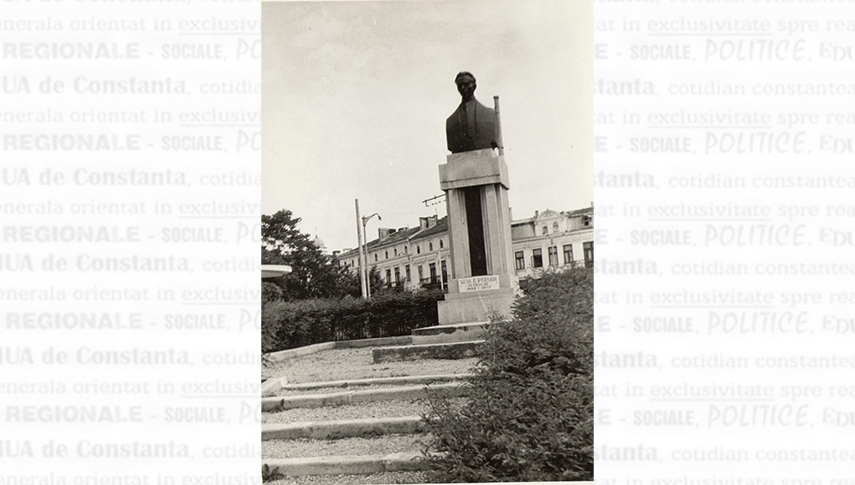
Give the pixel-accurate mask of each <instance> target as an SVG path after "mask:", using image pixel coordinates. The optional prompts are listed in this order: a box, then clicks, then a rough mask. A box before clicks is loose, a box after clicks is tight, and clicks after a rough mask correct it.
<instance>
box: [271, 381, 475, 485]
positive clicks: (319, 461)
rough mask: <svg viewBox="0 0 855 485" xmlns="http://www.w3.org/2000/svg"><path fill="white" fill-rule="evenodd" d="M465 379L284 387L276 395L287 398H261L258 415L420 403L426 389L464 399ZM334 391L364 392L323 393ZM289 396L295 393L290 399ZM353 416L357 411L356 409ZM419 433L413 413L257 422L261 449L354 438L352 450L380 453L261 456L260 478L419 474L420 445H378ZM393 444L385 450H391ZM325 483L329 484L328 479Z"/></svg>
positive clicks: (421, 464) (422, 426)
mask: <svg viewBox="0 0 855 485" xmlns="http://www.w3.org/2000/svg"><path fill="white" fill-rule="evenodd" d="M465 377H466V374H453V375H434V376H413V377H400V378H376V379H359V380H352V381H333V382H314V383H302V384H291V385H284V386H282V388H281V390H280V391H279V392H280V393H282V392H286V393H288V394H289V395H287V396H274V397H266V398H263V399H262V412H265V413H274V412H287V411H288V410H296V409H312V408H320V409H319V411H320V414H323V413H324V411H325V410H330V409H332V408H338V407H355V406H362V407H363V408H370V407H371V406H374V405H378V404H379V403H383V402H388V401H402V402H405V403H411V402H413V401H416V400H422V399H426V397H427V394H426V392H427V391H426V387H427V388H429V389H431V391H432V392H434V393H436V395H441V396H448V397H455V396H465V394H466V390H467V389H466V387H465V385H464V384H463V382H462V379H463V378H465ZM396 384H405V385H396ZM337 388H339V389H340V388H345V389H351V388H356V389H359V388H364V389H359V390H347V391H338V392H327V391H329V390H331V389H337ZM303 391H319V392H320V393H313V394H301V393H300V392H303ZM291 393H295V394H293V395H292V394H291ZM355 412H356V413H357V414H358V413H359V411H358V410H355ZM425 431H426V425H425V423H424V422H423V420H422V418H421V416H420V415H419V414H417V413H413V414H409V415H406V416H387V417H379V418H377V417H372V418H355V419H330V420H327V419H318V420H312V421H295V422H286V423H268V424H262V429H261V440H262V442H264V443H263V444H262V447H263V448H264V447H265V445H269V444H271V443H277V442H278V443H277V444H276V446H278V447H280V448H281V449H283V450H287V449H288V447H289V443H287V442H286V441H291V442H292V443H296V442H297V441H299V442H300V445H301V446H310V447H311V446H313V444H312V442H313V441H328V442H329V441H331V440H347V439H357V440H358V441H356V443H357V448H367V449H372V448H374V449H379V450H382V451H381V452H380V453H371V454H344V455H313V456H299V457H291V456H282V457H277V458H272V457H271V458H264V459H262V475H263V476H264V478H265V480H271V479H277V478H286V477H288V478H293V477H300V476H308V475H366V474H367V475H371V474H383V473H389V472H417V471H421V470H424V467H425V465H426V463H425V462H424V460H423V454H422V451H421V448H420V447H418V446H414V447H412V448H410V449H403V450H397V449H395V450H389V449H385V448H386V446H385V445H384V444H383V441H384V440H385V439H387V437H389V436H398V437H400V436H403V435H415V434H422V433H424V432H425ZM394 441H395V440H393V443H392V444H391V446H395V442H394ZM405 441H406V440H405ZM413 441H415V440H413ZM372 442H374V443H372ZM408 443H410V442H408ZM345 445H347V444H345ZM320 448H323V446H320ZM286 454H287V451H286ZM329 483H334V480H331V481H330V482H329ZM378 483H386V482H378ZM417 483H418V482H417Z"/></svg>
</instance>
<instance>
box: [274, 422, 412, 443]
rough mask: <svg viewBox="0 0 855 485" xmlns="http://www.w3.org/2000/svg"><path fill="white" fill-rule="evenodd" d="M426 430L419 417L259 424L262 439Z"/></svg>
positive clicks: (352, 435) (333, 436) (345, 436)
mask: <svg viewBox="0 0 855 485" xmlns="http://www.w3.org/2000/svg"><path fill="white" fill-rule="evenodd" d="M424 430H425V423H424V422H423V420H422V418H421V417H420V416H406V417H400V418H380V419H349V420H346V421H318V422H312V423H292V424H262V425H261V441H267V440H296V439H301V438H309V439H316V440H332V439H338V438H347V437H354V436H370V435H377V434H412V433H421V432H423V431H424Z"/></svg>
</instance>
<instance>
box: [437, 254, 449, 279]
mask: <svg viewBox="0 0 855 485" xmlns="http://www.w3.org/2000/svg"><path fill="white" fill-rule="evenodd" d="M439 268H440V271H441V272H442V282H443V283H445V284H448V270H447V269H446V268H445V260H444V259H443V260H442V262H440V265H439Z"/></svg>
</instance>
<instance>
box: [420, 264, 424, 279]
mask: <svg viewBox="0 0 855 485" xmlns="http://www.w3.org/2000/svg"><path fill="white" fill-rule="evenodd" d="M424 270H425V269H424V266H422V265H419V281H421V280H423V279H425V271H424Z"/></svg>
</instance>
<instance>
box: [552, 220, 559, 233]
mask: <svg viewBox="0 0 855 485" xmlns="http://www.w3.org/2000/svg"><path fill="white" fill-rule="evenodd" d="M552 232H558V223H557V222H553V223H552Z"/></svg>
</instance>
